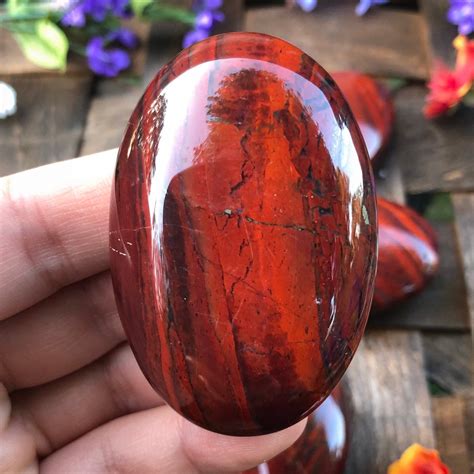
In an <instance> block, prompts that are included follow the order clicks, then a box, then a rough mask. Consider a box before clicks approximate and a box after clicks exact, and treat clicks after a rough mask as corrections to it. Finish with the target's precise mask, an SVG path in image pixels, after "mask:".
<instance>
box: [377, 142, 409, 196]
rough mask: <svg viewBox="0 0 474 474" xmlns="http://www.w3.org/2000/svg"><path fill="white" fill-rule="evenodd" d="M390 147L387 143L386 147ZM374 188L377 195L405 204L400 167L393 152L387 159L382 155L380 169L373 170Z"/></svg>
mask: <svg viewBox="0 0 474 474" xmlns="http://www.w3.org/2000/svg"><path fill="white" fill-rule="evenodd" d="M390 147H391V145H390V144H389V145H388V149H390ZM375 189H376V190H377V196H380V197H383V198H385V199H389V200H390V201H393V202H396V203H397V204H402V205H403V204H405V202H406V197H405V187H404V186H403V178H402V169H401V168H400V163H399V162H398V161H397V160H396V159H395V156H393V154H391V156H390V158H389V159H386V158H385V157H383V161H382V163H381V167H380V169H378V170H377V171H376V172H375Z"/></svg>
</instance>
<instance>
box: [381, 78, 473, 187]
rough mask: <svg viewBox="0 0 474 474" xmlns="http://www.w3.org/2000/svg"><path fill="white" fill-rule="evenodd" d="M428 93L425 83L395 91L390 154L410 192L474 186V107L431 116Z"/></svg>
mask: <svg viewBox="0 0 474 474" xmlns="http://www.w3.org/2000/svg"><path fill="white" fill-rule="evenodd" d="M426 93H427V89H426V88H425V87H423V86H409V87H404V88H402V89H401V90H399V91H398V92H397V94H396V95H395V108H396V126H395V133H394V137H393V146H392V147H391V149H390V150H389V152H388V155H389V157H390V158H391V159H395V160H398V161H399V163H400V166H401V168H402V172H403V183H404V186H405V189H406V191H407V192H408V193H421V192H428V191H435V190H443V191H463V190H474V132H473V124H474V108H472V109H468V108H464V109H461V110H459V111H458V112H457V113H456V114H454V115H453V116H449V117H445V118H442V119H438V120H436V121H433V120H427V119H425V118H424V116H423V113H422V109H423V104H424V101H425V96H426Z"/></svg>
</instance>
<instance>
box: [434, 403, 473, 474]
mask: <svg viewBox="0 0 474 474" xmlns="http://www.w3.org/2000/svg"><path fill="white" fill-rule="evenodd" d="M431 404H432V407H433V419H434V426H435V435H436V448H437V449H438V450H439V453H440V455H441V459H442V460H443V462H444V463H445V464H446V465H447V466H449V468H450V469H451V472H452V473H453V474H469V473H470V472H471V471H470V468H469V455H468V452H467V437H466V432H465V427H464V409H465V406H464V405H465V401H464V399H463V398H461V397H435V398H433V399H432V400H431Z"/></svg>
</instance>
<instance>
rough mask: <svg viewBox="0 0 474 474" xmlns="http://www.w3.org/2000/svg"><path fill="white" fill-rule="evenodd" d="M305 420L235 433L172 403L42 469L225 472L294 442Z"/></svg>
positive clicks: (68, 449)
mask: <svg viewBox="0 0 474 474" xmlns="http://www.w3.org/2000/svg"><path fill="white" fill-rule="evenodd" d="M305 423H306V422H305V421H302V422H300V423H298V424H297V425H295V426H292V427H290V428H287V429H286V430H284V431H280V432H278V433H273V434H271V435H265V436H255V437H238V438H237V437H231V436H224V435H219V434H216V433H212V432H210V431H206V430H203V429H202V428H199V427H197V426H194V425H193V424H191V423H190V422H188V421H186V420H184V419H183V418H181V417H180V416H179V415H178V414H177V413H176V412H174V411H173V410H172V409H171V408H170V407H168V406H162V407H160V408H155V409H151V410H146V411H143V412H140V413H135V414H133V415H128V416H125V417H122V418H118V419H116V420H114V421H111V422H110V423H107V424H106V425H104V426H101V427H100V428H98V429H96V430H94V431H92V432H91V433H89V434H87V435H85V436H83V437H82V438H80V439H78V440H76V441H74V442H73V443H71V444H69V445H67V446H65V447H64V448H62V449H60V450H59V451H57V452H55V453H54V454H52V455H51V456H49V457H48V458H46V459H45V460H44V461H43V463H42V465H41V470H42V472H43V473H45V474H47V473H57V472H71V471H75V472H88V473H95V472H100V473H102V472H121V473H136V472H140V473H143V474H146V473H158V474H159V473H166V474H184V473H185V474H193V473H200V472H206V473H224V472H236V471H242V470H245V469H249V468H251V467H253V466H256V465H257V464H259V463H260V462H262V461H264V460H265V459H270V458H272V457H274V456H275V455H277V454H278V453H279V452H280V451H282V450H284V449H286V448H287V447H288V446H290V445H291V444H292V443H293V442H294V441H296V439H297V438H298V437H299V436H300V434H301V433H302V431H303V429H304V426H305Z"/></svg>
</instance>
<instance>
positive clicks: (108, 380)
mask: <svg viewBox="0 0 474 474" xmlns="http://www.w3.org/2000/svg"><path fill="white" fill-rule="evenodd" d="M12 403H13V417H14V419H15V421H16V422H18V423H20V424H22V425H24V426H26V427H27V431H28V432H30V433H32V434H33V436H34V439H35V444H36V447H37V451H38V454H39V456H40V457H43V456H46V455H48V454H49V453H51V452H53V451H55V450H56V449H58V448H60V447H61V446H64V445H65V444H66V443H68V442H70V441H71V440H73V439H76V438H77V437H79V436H81V435H83V434H84V433H87V432H88V431H90V430H92V429H94V428H96V427H97V426H100V425H102V424H103V423H106V422H107V421H109V420H113V419H114V418H117V417H119V416H122V415H124V414H128V413H133V412H135V411H138V410H144V409H148V408H151V407H156V406H158V405H161V404H162V403H163V401H162V400H161V398H160V397H159V396H158V394H157V393H156V392H155V391H154V390H153V389H152V388H151V386H150V384H149V383H148V382H147V381H146V379H145V377H144V375H143V374H142V372H141V371H140V369H139V367H138V364H137V362H136V360H135V358H134V357H133V354H132V352H131V350H130V347H129V346H128V345H125V344H124V345H122V346H120V347H118V348H117V349H115V350H113V351H112V352H111V353H109V354H107V355H106V356H105V357H103V358H102V359H100V360H98V361H97V362H95V363H94V364H91V365H90V366H88V367H85V368H84V369H82V370H79V371H78V372H75V373H74V374H71V375H69V376H67V377H64V378H62V379H60V380H56V381H54V382H51V383H49V384H46V385H43V386H41V387H36V388H33V389H30V390H23V391H21V392H17V393H13V394H12ZM58 472H61V471H58Z"/></svg>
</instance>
